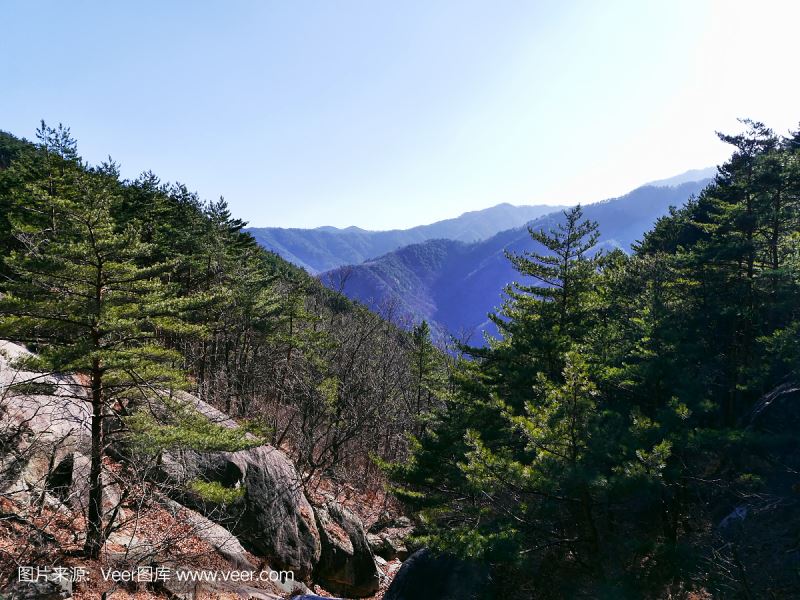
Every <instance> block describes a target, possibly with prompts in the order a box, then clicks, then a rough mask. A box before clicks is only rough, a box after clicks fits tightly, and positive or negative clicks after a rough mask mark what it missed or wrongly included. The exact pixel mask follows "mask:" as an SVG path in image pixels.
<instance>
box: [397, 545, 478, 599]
mask: <svg viewBox="0 0 800 600" xmlns="http://www.w3.org/2000/svg"><path fill="white" fill-rule="evenodd" d="M488 583H489V574H488V569H487V568H486V566H484V565H482V564H480V563H476V562H471V561H464V560H459V559H458V558H456V557H454V556H451V555H448V554H435V553H433V552H431V551H430V550H428V549H427V548H423V549H422V550H418V551H417V552H415V553H414V554H412V555H411V556H410V557H409V558H408V560H406V561H405V562H404V563H403V566H402V567H400V570H399V571H398V572H397V575H395V577H394V580H393V581H392V584H391V585H390V586H389V589H388V590H386V593H385V594H384V595H383V600H480V599H481V598H485V597H486V595H487V592H488V589H487V588H488Z"/></svg>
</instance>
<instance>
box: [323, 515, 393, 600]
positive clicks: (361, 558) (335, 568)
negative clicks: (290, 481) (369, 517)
mask: <svg viewBox="0 0 800 600" xmlns="http://www.w3.org/2000/svg"><path fill="white" fill-rule="evenodd" d="M314 513H315V515H316V519H317V529H318V530H319V532H320V539H321V542H322V555H321V557H320V560H319V563H318V564H317V568H316V569H315V570H314V579H315V580H316V581H318V582H319V583H320V585H322V587H324V588H325V589H327V590H330V591H331V592H333V593H334V594H342V595H344V596H347V597H356V598H361V597H364V596H371V595H372V594H374V593H375V592H377V591H378V589H379V588H380V571H379V570H378V568H377V565H376V564H375V560H374V558H373V556H372V551H371V550H370V547H369V542H368V541H367V535H366V533H365V532H364V526H363V525H362V524H361V521H360V520H359V518H358V517H357V516H356V515H354V514H353V513H352V512H350V511H349V510H347V509H346V508H344V507H342V506H340V505H339V504H338V503H337V502H335V501H334V500H328V502H326V503H325V505H324V506H317V507H314Z"/></svg>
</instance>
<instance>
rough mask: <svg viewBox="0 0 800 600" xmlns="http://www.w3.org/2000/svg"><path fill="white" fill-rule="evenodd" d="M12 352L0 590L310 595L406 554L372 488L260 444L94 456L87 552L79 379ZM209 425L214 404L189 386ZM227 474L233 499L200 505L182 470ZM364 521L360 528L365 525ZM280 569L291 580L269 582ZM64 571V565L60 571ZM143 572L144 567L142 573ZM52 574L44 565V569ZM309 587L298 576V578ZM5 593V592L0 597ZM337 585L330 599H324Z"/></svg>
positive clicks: (2, 428) (4, 355)
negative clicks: (147, 467) (314, 470)
mask: <svg viewBox="0 0 800 600" xmlns="http://www.w3.org/2000/svg"><path fill="white" fill-rule="evenodd" d="M25 352H26V351H25V350H24V349H23V348H21V347H19V346H16V345H14V344H8V343H0V574H1V575H2V579H1V580H0V596H2V597H4V598H5V597H6V596H9V597H11V598H33V597H41V598H52V599H55V598H65V597H70V596H71V597H73V598H75V599H77V600H82V599H86V600H89V599H95V598H106V599H108V598H141V599H145V598H201V597H208V598H228V597H230V598H255V599H267V600H274V599H278V598H288V597H291V596H292V595H293V594H297V593H307V592H312V591H313V592H314V593H316V594H318V595H320V596H323V597H360V598H365V597H366V598H381V597H382V596H383V593H384V591H385V590H386V589H387V587H388V585H389V583H390V581H391V579H392V577H393V576H394V574H395V573H396V572H397V571H398V569H399V566H400V560H401V559H403V558H405V556H406V555H407V551H406V549H405V546H404V544H403V537H405V536H407V534H409V533H410V532H411V523H410V522H409V521H408V520H407V519H403V518H402V517H400V516H399V515H398V511H397V507H396V505H394V504H393V503H392V502H391V499H390V498H388V497H387V496H386V495H385V494H376V493H375V492H371V493H370V492H364V491H359V490H358V489H357V488H356V487H353V486H349V485H341V484H338V485H337V484H335V483H334V482H332V481H328V480H324V479H323V480H316V481H315V482H314V485H313V486H308V485H306V486H303V485H301V483H300V481H301V480H300V478H299V476H298V474H297V472H296V471H295V469H294V466H293V465H292V463H291V461H290V460H289V459H288V457H287V456H286V454H285V453H284V452H282V451H281V450H279V449H276V448H273V447H271V446H268V445H263V446H258V447H256V448H252V449H249V450H242V451H239V452H232V453H231V452H213V453H205V454H202V453H196V452H182V453H181V454H180V455H174V456H173V455H169V454H165V456H164V460H163V461H161V462H160V463H159V468H158V472H157V473H148V474H147V476H145V477H140V478H139V479H136V478H135V477H134V474H135V473H138V472H137V471H136V469H134V468H132V466H131V465H127V464H125V462H124V461H115V460H112V459H110V458H106V460H105V463H104V481H105V483H106V490H105V491H106V494H105V495H106V497H105V498H104V506H105V510H106V513H107V521H108V522H113V532H112V533H111V535H110V536H109V538H108V542H107V543H106V545H105V547H104V549H103V552H102V554H101V556H100V558H99V559H96V560H87V559H85V558H83V557H82V556H81V549H82V545H83V534H82V532H83V530H84V515H85V511H86V506H87V496H88V491H87V479H88V458H87V457H88V440H89V411H88V405H87V403H86V402H85V401H84V400H83V399H82V396H81V394H82V387H81V386H80V385H78V384H79V382H77V381H75V380H71V379H69V378H65V377H61V376H58V375H50V376H48V377H45V378H39V379H38V382H39V383H41V384H43V385H38V386H36V387H35V389H34V388H27V387H24V386H20V385H19V382H21V381H28V380H32V379H35V378H36V375H35V374H32V373H24V372H20V371H19V370H18V369H15V368H13V367H12V361H13V359H14V358H15V357H19V356H21V355H23V354H24V353H25ZM184 401H186V402H191V403H192V404H193V405H194V406H195V407H196V408H197V409H198V410H199V411H200V412H201V413H203V414H204V415H206V416H207V418H209V419H211V420H213V421H214V422H216V423H223V424H225V425H226V426H229V427H237V425H236V423H235V422H234V421H232V420H231V419H230V418H229V417H227V415H224V414H222V413H220V412H219V411H217V410H215V409H213V408H212V407H210V406H208V405H206V404H205V403H202V402H201V401H199V400H198V399H196V398H193V397H191V396H189V395H186V396H185V397H184ZM195 478H202V479H205V480H212V481H213V480H217V481H220V482H221V483H223V484H224V485H226V486H231V485H234V484H235V485H237V486H239V485H241V487H243V488H244V490H245V492H244V497H243V498H242V499H241V500H238V501H236V502H234V503H233V504H232V505H230V506H222V507H220V506H213V507H212V506H209V505H208V504H207V503H206V502H201V501H198V500H197V499H196V498H193V497H192V496H191V495H190V494H187V493H185V491H182V490H183V489H184V488H183V487H182V486H181V485H180V484H181V483H182V482H185V481H187V480H191V479H195ZM368 530H369V532H368ZM21 566H22V567H25V566H34V567H37V566H38V567H39V568H44V567H51V568H58V569H62V570H64V569H67V570H70V571H71V570H73V569H75V568H79V569H85V572H86V574H88V577H85V578H82V581H78V582H75V583H74V584H72V583H70V582H67V581H64V579H66V578H65V577H61V579H62V581H59V582H57V583H58V584H59V585H53V584H51V583H48V582H46V581H41V582H39V583H38V584H35V585H34V584H30V583H21V582H19V581H18V579H19V574H20V573H19V570H18V569H19V567H21ZM112 567H113V568H117V569H134V570H136V569H144V573H145V574H146V573H147V572H152V571H153V570H154V569H161V570H162V571H161V574H162V575H163V574H164V572H165V571H163V570H164V569H170V570H171V573H173V577H172V578H171V579H167V578H164V577H161V578H160V580H158V581H138V582H118V583H114V582H111V581H106V580H104V579H103V577H102V576H101V569H108V568H112ZM185 569H193V570H201V569H202V570H208V571H219V572H222V571H231V570H246V571H253V572H265V573H268V574H269V575H270V577H269V578H268V579H267V580H266V581H255V582H246V583H244V582H236V583H230V582H228V583H221V582H219V580H218V581H217V582H215V583H213V584H212V583H208V582H205V583H203V584H202V585H199V586H198V585H194V584H193V585H191V586H189V585H187V584H185V583H179V582H177V581H176V580H175V577H174V573H175V572H177V571H181V570H185ZM280 571H292V572H293V573H295V574H296V577H297V580H298V581H296V582H295V583H294V584H292V583H291V582H283V583H282V582H278V581H271V580H270V579H271V578H272V574H275V578H278V574H279V572H280ZM71 572H72V571H71ZM145 578H146V577H145ZM51 579H52V572H51ZM309 586H310V587H309ZM3 594H5V596H3ZM334 594H338V596H334Z"/></svg>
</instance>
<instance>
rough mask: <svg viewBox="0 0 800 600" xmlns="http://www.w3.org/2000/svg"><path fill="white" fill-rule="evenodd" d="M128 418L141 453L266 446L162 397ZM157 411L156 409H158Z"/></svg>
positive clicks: (242, 431) (130, 437)
mask: <svg viewBox="0 0 800 600" xmlns="http://www.w3.org/2000/svg"><path fill="white" fill-rule="evenodd" d="M158 402H159V405H158V406H156V407H154V406H153V403H152V402H151V403H149V404H148V405H147V406H143V407H141V408H139V409H138V410H137V411H136V412H134V413H133V414H131V415H130V416H128V417H126V418H125V423H126V425H127V427H128V431H129V433H128V436H127V439H128V442H129V443H130V444H131V445H132V447H133V449H134V450H135V451H138V452H142V453H144V454H150V455H158V454H160V453H161V452H162V451H165V450H166V451H169V450H195V451H197V452H214V451H220V450H225V451H228V452H235V451H237V450H245V449H247V448H255V447H256V446H260V445H263V444H264V443H265V441H264V439H263V438H260V437H256V436H254V435H252V434H251V433H250V432H249V431H248V428H245V427H232V426H230V424H228V425H226V424H224V423H215V422H214V421H213V420H211V419H209V418H208V416H206V415H204V414H202V413H201V412H200V411H198V410H197V409H196V408H195V407H194V406H192V405H191V404H190V403H189V402H185V401H181V400H178V399H175V398H168V397H164V398H160V399H158ZM154 408H155V409H154Z"/></svg>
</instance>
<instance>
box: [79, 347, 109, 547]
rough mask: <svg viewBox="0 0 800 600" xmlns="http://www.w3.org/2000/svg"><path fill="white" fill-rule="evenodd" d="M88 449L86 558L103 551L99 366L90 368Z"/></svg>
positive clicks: (101, 427) (97, 363) (100, 380)
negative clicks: (90, 413)
mask: <svg viewBox="0 0 800 600" xmlns="http://www.w3.org/2000/svg"><path fill="white" fill-rule="evenodd" d="M91 377H92V449H91V465H90V467H89V506H88V509H87V515H86V543H85V545H84V547H83V550H84V553H85V554H86V556H87V557H89V558H97V557H98V556H100V550H101V549H102V547H103V541H104V540H103V472H102V469H103V392H102V379H101V375H100V364H99V361H98V359H94V361H93V364H92V375H91Z"/></svg>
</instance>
